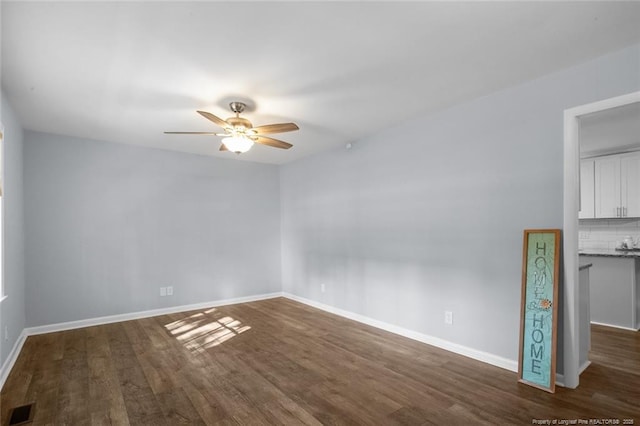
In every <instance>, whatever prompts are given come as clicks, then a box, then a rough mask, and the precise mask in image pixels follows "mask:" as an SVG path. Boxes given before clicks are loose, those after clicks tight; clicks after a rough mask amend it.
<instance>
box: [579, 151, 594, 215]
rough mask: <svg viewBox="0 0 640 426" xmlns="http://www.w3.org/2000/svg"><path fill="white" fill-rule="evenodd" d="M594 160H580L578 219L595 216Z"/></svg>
mask: <svg viewBox="0 0 640 426" xmlns="http://www.w3.org/2000/svg"><path fill="white" fill-rule="evenodd" d="M595 206H596V201H595V161H594V160H581V161H580V213H579V214H578V217H579V218H580V219H592V218H594V217H595Z"/></svg>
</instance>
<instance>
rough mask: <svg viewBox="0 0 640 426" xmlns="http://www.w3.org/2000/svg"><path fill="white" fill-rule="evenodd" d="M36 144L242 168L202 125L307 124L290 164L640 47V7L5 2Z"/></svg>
mask: <svg viewBox="0 0 640 426" xmlns="http://www.w3.org/2000/svg"><path fill="white" fill-rule="evenodd" d="M0 7H1V13H2V16H1V18H2V86H3V90H4V91H5V93H6V95H7V96H8V98H9V100H10V102H11V104H12V105H13V107H14V109H15V110H16V112H17V114H18V116H19V117H20V119H21V120H22V124H23V126H24V127H25V128H27V129H32V130H38V131H43V132H51V133H58V134H66V135H71V136H78V137H85V138H93V139H101V140H109V141H115V142H122V143H131V144H137V145H143V146H153V147H158V148H162V149H169V150H176V151H184V152H192V153H198V154H205V155H213V156H223V157H227V158H234V157H235V154H230V153H219V152H218V151H217V149H218V147H219V142H218V140H217V138H215V137H209V136H206V137H205V136H174V135H164V134H163V131H165V130H186V131H215V130H217V128H216V127H215V126H214V125H213V124H212V123H210V122H208V121H207V120H205V119H204V118H202V117H200V116H199V115H198V114H196V112H195V111H196V110H198V109H201V110H205V111H210V112H212V113H213V114H216V115H218V116H221V117H222V118H225V117H228V116H230V115H231V114H230V113H228V107H227V104H228V102H229V101H230V100H233V99H236V98H239V99H247V100H249V101H251V103H252V104H253V105H254V108H252V109H253V111H249V112H248V113H247V114H245V116H246V117H247V118H249V119H250V120H251V121H252V122H253V124H254V125H261V124H269V123H273V122H287V121H293V122H296V123H297V124H298V125H299V126H300V131H298V132H293V133H285V134H281V135H276V136H275V137H280V138H281V139H283V140H286V141H288V142H291V143H293V144H294V145H295V146H294V147H293V148H292V149H290V150H288V151H284V150H279V149H274V148H269V147H263V146H256V147H254V148H253V149H252V150H251V151H249V152H248V153H246V154H242V155H241V156H240V157H237V158H239V159H242V160H249V161H257V162H264V163H275V164H283V163H287V162H290V161H293V160H295V159H298V158H301V157H303V156H307V155H310V154H313V153H317V152H321V151H323V150H326V149H329V148H332V147H335V146H339V145H343V144H345V143H347V142H351V141H355V140H357V139H359V138H362V137H364V136H366V135H368V134H371V133H373V132H376V131H377V130H379V129H382V128H385V127H389V126H392V125H395V124H399V123H401V122H402V121H404V120H407V119H409V118H411V117H414V116H417V115H420V114H426V113H429V112H432V111H436V110H440V109H443V108H446V107H448V106H451V105H453V104H455V103H459V102H462V101H465V100H469V99H472V98H476V97H479V96H482V95H485V94H487V93H490V92H492V91H495V90H498V89H501V88H505V87H508V86H513V85H515V84H518V83H521V82H523V81H527V80H530V79H533V78H536V77H538V76H541V75H544V74H547V73H549V72H553V71H555V70H558V69H561V68H565V67H568V66H571V65H573V64H577V63H580V62H584V61H586V60H588V59H590V58H593V57H596V56H599V55H602V54H604V53H606V52H609V51H612V50H615V49H619V48H622V47H624V46H628V45H631V44H633V43H636V42H638V41H640V25H638V22H640V3H639V2H612V1H606V2H566V3H557V2H531V3H529V2H487V3H481V2H469V3H462V2H341V1H339V2H252V3H249V2H233V3H231V2H195V3H187V2H177V1H176V2H153V3H151V2H137V3H127V2H103V3H99V2H67V3H62V2H55V1H47V2H43V3H38V2H10V1H2V3H1V6H0Z"/></svg>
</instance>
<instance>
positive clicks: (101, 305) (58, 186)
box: [24, 131, 281, 326]
mask: <svg viewBox="0 0 640 426" xmlns="http://www.w3.org/2000/svg"><path fill="white" fill-rule="evenodd" d="M24 157H25V158H24V160H25V210H26V216H25V217H26V229H27V232H26V259H27V282H28V288H27V299H26V300H27V304H26V306H27V318H28V326H38V325H45V324H52V323H59V322H64V321H71V320H80V319H86V318H95V317H100V316H105V315H114V314H121V313H130V312H136V311H143V310H148V309H155V308H162V307H168V306H175V305H184V304H191V303H200V302H206V301H210V300H220V299H226V298H234V297H241V296H249V295H258V294H263V293H269V292H274V291H280V290H281V279H280V271H281V270H280V204H279V178H278V169H277V167H276V166H272V165H261V164H254V163H248V162H243V161H233V160H226V159H215V158H211V157H206V156H196V155H191V154H182V153H176V152H169V151H162V150H155V149H146V148H139V147H134V146H127V145H121V144H114V143H108V142H98V141H92V140H81V139H74V138H70V137H65V136H55V135H50V134H42V133H35V132H30V131H26V132H25V148H24ZM169 285H171V286H173V287H174V292H175V293H174V296H173V297H160V296H159V287H161V286H162V287H164V286H169Z"/></svg>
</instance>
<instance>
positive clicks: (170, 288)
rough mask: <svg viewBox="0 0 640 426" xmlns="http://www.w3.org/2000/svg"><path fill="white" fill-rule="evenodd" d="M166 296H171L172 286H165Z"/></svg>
mask: <svg viewBox="0 0 640 426" xmlns="http://www.w3.org/2000/svg"><path fill="white" fill-rule="evenodd" d="M167 296H173V286H171V285H170V286H169V287H167Z"/></svg>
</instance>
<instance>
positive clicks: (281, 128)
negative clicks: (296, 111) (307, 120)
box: [252, 123, 300, 135]
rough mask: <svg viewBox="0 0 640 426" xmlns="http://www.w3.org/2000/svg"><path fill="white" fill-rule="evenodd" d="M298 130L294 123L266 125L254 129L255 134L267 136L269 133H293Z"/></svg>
mask: <svg viewBox="0 0 640 426" xmlns="http://www.w3.org/2000/svg"><path fill="white" fill-rule="evenodd" d="M298 129H300V128H299V127H298V126H297V125H296V124H295V123H279V124H267V125H266V126H258V127H254V128H253V129H252V130H254V131H255V132H256V133H257V134H259V135H260V134H262V135H267V134H269V133H284V132H293V131H294V130H298Z"/></svg>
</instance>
